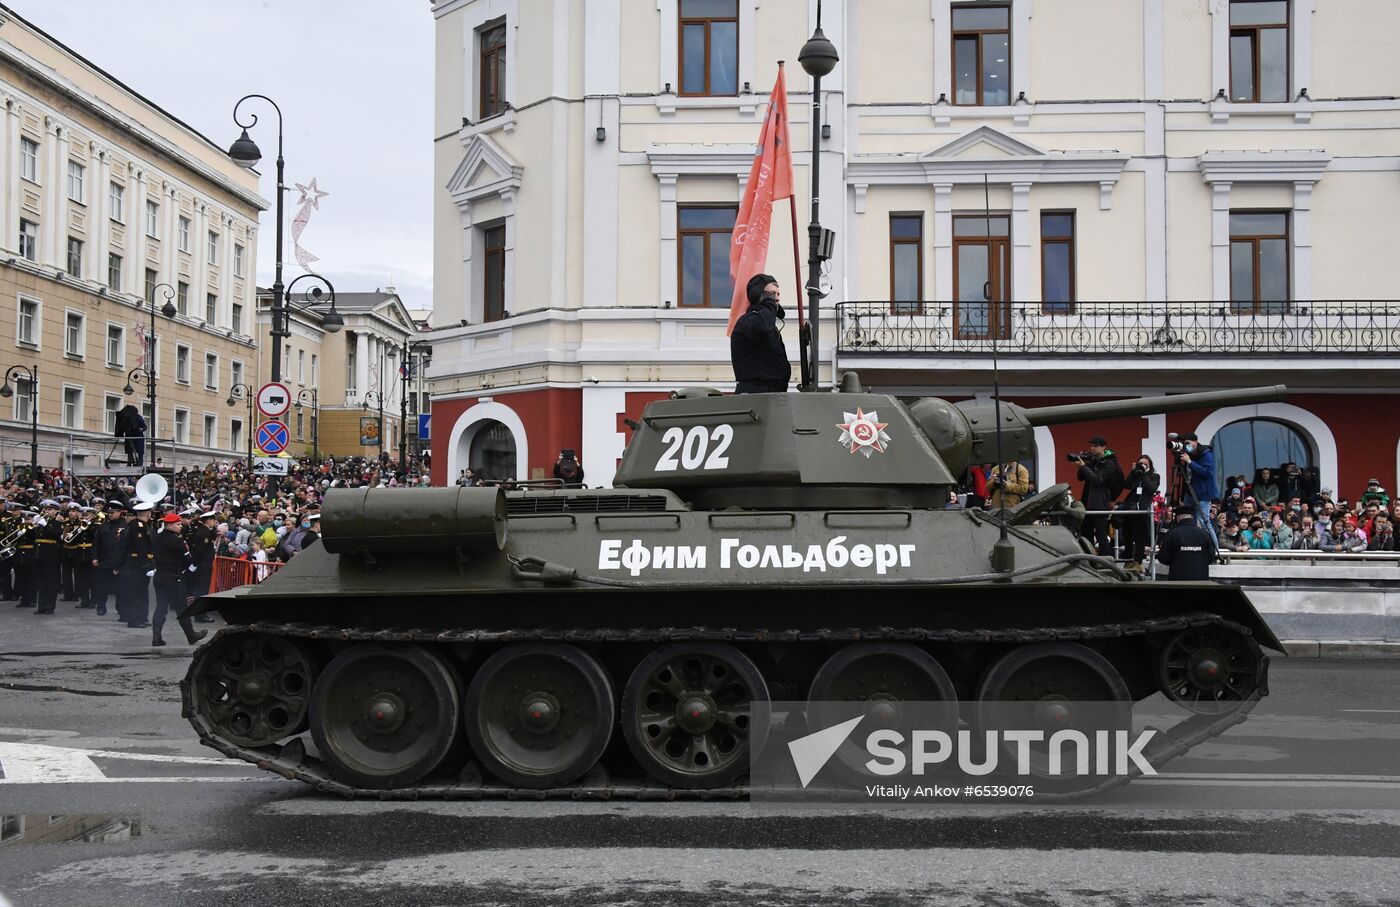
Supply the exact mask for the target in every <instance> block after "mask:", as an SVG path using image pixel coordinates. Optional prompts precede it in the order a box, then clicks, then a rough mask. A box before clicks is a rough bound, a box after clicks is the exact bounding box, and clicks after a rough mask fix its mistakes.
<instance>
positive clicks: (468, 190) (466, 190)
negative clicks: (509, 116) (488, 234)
mask: <svg viewBox="0 0 1400 907" xmlns="http://www.w3.org/2000/svg"><path fill="white" fill-rule="evenodd" d="M524 170H525V168H524V167H522V166H521V165H520V163H519V162H518V161H516V160H515V158H513V157H511V156H510V154H509V153H507V152H506V150H505V149H504V148H502V147H501V146H500V145H498V144H496V142H494V141H493V140H492V139H491V137H490V136H486V135H476V136H473V137H472V138H471V140H470V141H469V142H467V145H466V150H465V152H464V153H463V155H462V162H461V163H460V164H458V165H457V169H456V170H454V171H452V177H451V179H449V180H448V181H447V191H448V192H450V193H452V199H453V201H455V202H457V204H458V205H462V204H470V203H471V202H472V201H474V200H476V199H479V198H485V197H488V196H492V195H500V194H501V193H503V192H506V191H511V190H517V189H519V188H520V177H521V174H522V173H524Z"/></svg>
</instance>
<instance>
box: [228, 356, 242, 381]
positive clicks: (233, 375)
mask: <svg viewBox="0 0 1400 907" xmlns="http://www.w3.org/2000/svg"><path fill="white" fill-rule="evenodd" d="M229 378H230V379H231V380H232V381H233V383H234V384H242V383H243V363H241V362H239V361H238V360H237V359H235V360H234V361H233V363H232V364H231V365H230V366H229Z"/></svg>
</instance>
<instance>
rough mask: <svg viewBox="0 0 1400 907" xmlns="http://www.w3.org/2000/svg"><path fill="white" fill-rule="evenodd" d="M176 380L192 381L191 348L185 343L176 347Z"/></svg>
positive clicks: (186, 382)
mask: <svg viewBox="0 0 1400 907" xmlns="http://www.w3.org/2000/svg"><path fill="white" fill-rule="evenodd" d="M175 380H176V381H178V382H180V383H181V384H189V383H190V348H189V347H187V346H185V345H183V344H180V345H177V346H176V347H175Z"/></svg>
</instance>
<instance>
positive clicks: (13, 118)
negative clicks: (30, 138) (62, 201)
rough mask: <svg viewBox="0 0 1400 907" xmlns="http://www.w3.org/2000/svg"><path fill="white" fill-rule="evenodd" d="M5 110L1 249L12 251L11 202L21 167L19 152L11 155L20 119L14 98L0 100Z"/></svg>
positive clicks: (0, 121)
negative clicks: (11, 145)
mask: <svg viewBox="0 0 1400 907" xmlns="http://www.w3.org/2000/svg"><path fill="white" fill-rule="evenodd" d="M0 102H3V104H4V109H0V151H4V154H5V159H4V162H3V163H0V218H3V221H0V249H11V248H13V246H11V245H10V231H11V230H13V229H14V223H15V221H14V219H12V218H11V217H10V200H11V199H13V198H14V197H15V196H17V195H18V194H19V190H18V188H17V186H16V185H15V184H16V182H17V181H18V176H17V170H18V167H19V157H18V152H15V153H11V150H10V138H11V137H12V136H13V135H14V134H15V132H16V131H17V130H18V129H19V122H18V120H19V117H18V115H17V114H16V112H15V102H14V99H13V98H9V97H4V98H0Z"/></svg>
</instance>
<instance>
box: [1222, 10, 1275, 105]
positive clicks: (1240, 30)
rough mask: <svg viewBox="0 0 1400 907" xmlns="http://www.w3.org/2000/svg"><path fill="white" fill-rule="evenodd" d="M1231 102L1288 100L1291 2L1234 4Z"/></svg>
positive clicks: (1231, 44)
mask: <svg viewBox="0 0 1400 907" xmlns="http://www.w3.org/2000/svg"><path fill="white" fill-rule="evenodd" d="M1230 100H1232V101H1243V102H1249V103H1258V102H1263V101H1287V100H1288V0H1231V2H1230Z"/></svg>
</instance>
